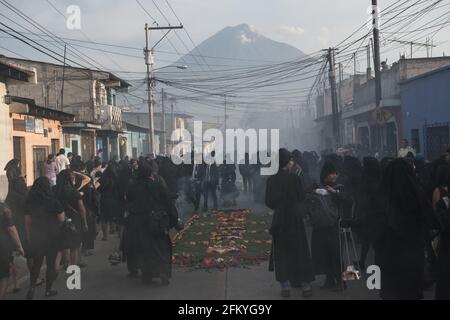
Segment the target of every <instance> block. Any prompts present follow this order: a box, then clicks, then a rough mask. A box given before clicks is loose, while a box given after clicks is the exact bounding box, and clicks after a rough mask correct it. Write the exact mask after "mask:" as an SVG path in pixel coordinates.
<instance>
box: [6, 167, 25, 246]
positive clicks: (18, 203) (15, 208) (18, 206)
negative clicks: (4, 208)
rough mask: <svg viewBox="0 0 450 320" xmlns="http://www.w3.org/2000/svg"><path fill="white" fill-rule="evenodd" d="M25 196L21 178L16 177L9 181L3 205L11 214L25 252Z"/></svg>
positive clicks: (23, 182) (23, 181)
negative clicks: (4, 204) (5, 205)
mask: <svg viewBox="0 0 450 320" xmlns="http://www.w3.org/2000/svg"><path fill="white" fill-rule="evenodd" d="M27 195H28V188H27V184H26V182H25V179H24V178H23V177H20V176H16V177H14V178H12V179H11V180H10V181H9V184H8V195H7V196H6V199H5V203H6V204H7V205H8V207H9V208H10V210H11V212H12V217H13V221H14V224H15V225H16V228H17V232H18V233H19V237H20V239H21V240H22V245H23V246H24V248H25V251H27V247H28V244H27V243H26V237H25V199H26V197H27Z"/></svg>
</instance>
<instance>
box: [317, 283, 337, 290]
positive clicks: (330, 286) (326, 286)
mask: <svg viewBox="0 0 450 320" xmlns="http://www.w3.org/2000/svg"><path fill="white" fill-rule="evenodd" d="M335 286H336V285H335V284H333V283H330V282H325V283H324V284H323V286H321V287H320V290H330V289H333V288H334V287H335Z"/></svg>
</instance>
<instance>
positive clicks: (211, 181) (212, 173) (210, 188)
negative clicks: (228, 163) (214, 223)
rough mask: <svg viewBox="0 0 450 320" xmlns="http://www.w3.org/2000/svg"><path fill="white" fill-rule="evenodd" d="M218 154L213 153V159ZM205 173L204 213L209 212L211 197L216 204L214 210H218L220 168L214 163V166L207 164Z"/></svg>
mask: <svg viewBox="0 0 450 320" xmlns="http://www.w3.org/2000/svg"><path fill="white" fill-rule="evenodd" d="M215 155H216V152H215V151H213V152H211V157H212V158H214V157H215ZM202 169H203V170H204V173H202V174H201V176H202V177H203V180H202V190H203V211H204V212H207V211H208V198H209V197H210V196H211V197H212V200H213V204H214V210H217V208H218V201H217V186H218V184H219V167H218V166H217V164H216V163H215V162H214V163H213V164H205V165H204V166H202Z"/></svg>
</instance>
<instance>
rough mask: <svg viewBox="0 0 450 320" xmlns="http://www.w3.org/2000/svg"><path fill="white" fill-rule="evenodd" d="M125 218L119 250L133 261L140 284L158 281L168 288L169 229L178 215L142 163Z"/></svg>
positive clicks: (162, 186)
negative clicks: (121, 247) (140, 279)
mask: <svg viewBox="0 0 450 320" xmlns="http://www.w3.org/2000/svg"><path fill="white" fill-rule="evenodd" d="M127 201H128V205H127V211H128V212H129V216H128V217H127V220H126V224H125V226H126V227H125V228H126V230H125V237H124V239H123V251H124V256H125V257H127V258H128V257H132V258H133V259H135V261H136V264H137V268H138V269H140V270H141V271H142V281H143V282H144V283H145V284H151V283H152V280H153V278H160V279H161V284H162V285H168V284H169V279H170V278H171V275H172V243H171V240H170V237H169V230H170V229H171V228H174V227H175V226H176V225H177V223H178V213H177V210H176V208H175V204H174V201H173V199H171V197H170V194H169V190H168V188H167V185H166V183H165V182H164V180H163V179H162V178H161V177H160V176H158V175H156V174H154V173H153V169H152V166H151V165H150V164H149V163H148V162H143V163H142V164H141V165H140V166H139V177H138V179H137V180H136V181H134V182H133V183H132V184H131V185H130V187H129V189H128V192H127Z"/></svg>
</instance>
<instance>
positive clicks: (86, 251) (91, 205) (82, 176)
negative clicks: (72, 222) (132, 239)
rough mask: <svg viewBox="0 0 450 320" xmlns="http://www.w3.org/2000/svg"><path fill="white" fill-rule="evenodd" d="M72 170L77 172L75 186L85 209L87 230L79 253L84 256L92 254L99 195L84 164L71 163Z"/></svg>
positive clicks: (95, 236)
mask: <svg viewBox="0 0 450 320" xmlns="http://www.w3.org/2000/svg"><path fill="white" fill-rule="evenodd" d="M71 168H72V170H73V171H74V172H76V173H78V174H77V175H76V177H75V188H76V189H77V190H79V192H80V194H81V195H82V198H83V203H84V208H85V209H86V220H87V227H88V230H87V232H83V240H82V246H81V253H82V254H83V255H84V256H91V255H93V253H92V250H94V246H95V239H96V238H97V223H96V220H97V217H98V213H99V210H100V202H99V195H98V194H97V191H96V189H95V185H94V183H93V181H92V179H91V178H90V177H89V175H88V174H87V172H89V171H87V168H86V165H85V164H84V163H83V162H82V161H80V162H76V163H74V164H72V165H71ZM86 171H87V172H86Z"/></svg>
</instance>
